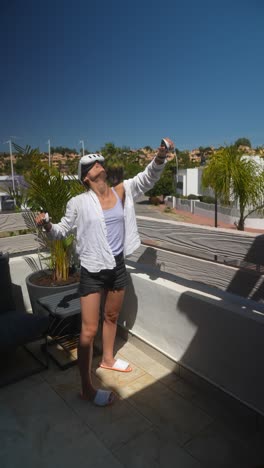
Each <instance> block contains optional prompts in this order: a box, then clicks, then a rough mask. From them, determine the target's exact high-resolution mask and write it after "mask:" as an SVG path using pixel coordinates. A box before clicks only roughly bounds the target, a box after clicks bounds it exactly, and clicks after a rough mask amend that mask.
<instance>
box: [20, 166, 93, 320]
mask: <svg viewBox="0 0 264 468" xmlns="http://www.w3.org/2000/svg"><path fill="white" fill-rule="evenodd" d="M25 178H26V181H27V183H28V193H27V195H28V206H29V207H30V209H29V210H26V211H25V212H24V215H23V216H24V218H25V221H26V224H27V227H28V228H29V229H30V231H31V232H34V233H35V235H36V237H37V240H38V244H39V255H38V257H39V265H38V264H37V262H35V261H34V260H33V259H32V258H28V259H27V261H28V263H29V264H30V265H31V266H32V268H33V269H34V273H32V274H31V275H29V276H28V277H27V278H26V284H27V289H28V292H29V297H30V301H31V305H32V310H33V312H36V309H37V304H36V300H37V299H38V298H39V297H43V296H44V295H48V294H54V293H57V292H60V291H61V290H63V289H65V290H67V289H69V288H72V287H73V283H76V282H78V279H79V277H78V271H77V270H76V255H75V249H74V240H75V235H74V232H72V233H70V234H69V236H67V237H66V238H65V239H60V240H50V239H49V238H48V236H47V234H46V232H45V231H44V230H43V229H42V228H39V227H37V225H36V222H35V214H36V212H39V211H41V210H45V211H47V212H48V213H49V216H50V218H51V221H52V222H53V223H58V222H59V221H60V219H61V218H62V217H63V215H64V214H65V210H66V205H67V202H68V201H69V200H70V199H71V198H72V197H73V196H75V195H77V194H79V193H81V192H82V191H83V190H84V188H83V187H82V185H81V184H80V182H79V181H78V180H77V179H76V178H74V177H73V176H71V177H69V178H68V180H65V178H64V176H63V174H61V173H60V172H59V171H58V170H57V169H56V168H53V167H49V166H48V165H47V164H43V163H37V164H35V167H34V168H33V169H32V170H31V171H30V173H28V174H27V175H26V176H25ZM47 288H49V289H47Z"/></svg>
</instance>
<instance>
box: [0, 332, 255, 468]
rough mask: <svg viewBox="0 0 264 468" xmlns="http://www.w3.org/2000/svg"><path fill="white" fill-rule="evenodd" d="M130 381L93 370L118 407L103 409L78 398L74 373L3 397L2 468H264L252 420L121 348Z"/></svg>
mask: <svg viewBox="0 0 264 468" xmlns="http://www.w3.org/2000/svg"><path fill="white" fill-rule="evenodd" d="M117 344H118V353H117V355H118V356H119V357H122V358H124V359H126V360H129V362H130V363H131V365H132V367H133V372H131V373H128V374H124V373H118V372H112V371H108V370H103V369H96V367H97V365H98V362H99V358H95V359H94V363H93V364H94V371H93V372H94V377H95V381H96V383H97V385H98V386H100V387H101V388H104V387H105V388H112V389H113V390H115V391H116V392H117V393H118V395H119V398H120V399H119V400H118V401H117V402H116V403H115V404H114V405H113V406H111V407H107V408H98V407H95V406H93V405H92V404H91V403H89V402H84V401H82V400H81V399H80V398H79V396H78V395H79V392H80V383H79V375H78V369H77V366H74V367H71V368H70V369H68V370H65V371H61V370H60V369H58V367H57V366H56V365H55V364H53V363H51V366H50V369H49V370H47V371H44V372H42V373H40V374H36V375H35V376H32V377H29V378H27V379H24V380H21V381H20V382H18V383H16V384H13V385H9V386H6V387H4V388H2V389H1V390H0V414H1V418H0V427H1V442H0V460H1V466H2V467H3V468H18V467H19V468H20V467H21V466H22V467H23V466H25V467H27V468H36V467H37V466H38V467H39V468H46V467H47V468H53V467H54V468H57V467H63V468H67V467H69V468H72V467H76V468H77V467H82V466H89V467H92V468H101V467H102V468H105V467H107V468H121V467H127V468H139V467H142V468H143V467H144V468H146V467H151V468H156V467H179V468H198V467H208V468H209V467H210V468H217V467H230V468H231V467H232V468H235V467H239V468H244V467H245V468H254V467H261V466H264V448H263V447H262V446H263V443H262V442H263V432H262V431H261V430H259V431H256V425H255V422H256V421H255V417H254V415H253V414H252V412H251V411H248V410H246V409H244V410H243V411H242V412H241V411H237V408H236V405H235V406H234V407H233V406H232V407H231V406H230V405H229V403H228V399H226V398H225V397H223V398H220V397H219V394H218V393H219V392H218V393H217V392H215V391H212V390H201V389H200V388H199V387H197V386H195V385H194V384H190V383H187V381H186V380H183V379H182V378H180V377H179V376H178V375H177V374H176V373H175V372H172V370H171V369H169V368H168V367H165V366H164V365H161V364H160V363H159V362H158V361H157V360H156V359H155V357H153V356H151V354H150V353H147V354H146V353H144V352H143V351H142V350H140V349H139V348H138V347H137V346H136V345H135V344H134V343H133V342H130V341H127V342H124V341H122V340H121V338H118V340H117Z"/></svg>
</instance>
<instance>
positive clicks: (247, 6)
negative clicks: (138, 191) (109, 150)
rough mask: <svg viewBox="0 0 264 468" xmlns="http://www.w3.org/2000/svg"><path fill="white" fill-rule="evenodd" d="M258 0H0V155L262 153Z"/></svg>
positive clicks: (262, 11)
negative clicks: (154, 150) (171, 147)
mask: <svg viewBox="0 0 264 468" xmlns="http://www.w3.org/2000/svg"><path fill="white" fill-rule="evenodd" d="M263 18H264V2H262V0H249V1H245V0H233V1H232V0H229V1H226V0H222V1H213V0H211V1H205V0H201V1H199V0H196V1H195V0H189V1H188V0H185V1H183V0H182V1H178V0H163V1H156V0H141V1H138V0H133V1H132V0H130V1H126V0H122V1H121V0H101V1H100V2H96V1H93V2H92V1H88V0H75V1H70V0H64V1H59V0H52V1H51V0H45V2H40V1H38V0H34V1H33V0H32V1H31V0H20V1H18V0H4V1H3V0H2V3H1V15H0V49H1V50H0V57H1V75H0V76H1V78H0V79H1V84H0V103H1V105H0V112H1V127H0V151H4V150H6V151H8V146H7V145H4V144H3V142H4V141H5V140H8V139H10V137H12V138H11V139H14V138H13V137H14V136H15V137H16V139H14V141H15V142H16V143H17V144H19V145H21V146H25V145H26V144H29V145H31V146H32V147H40V149H42V150H46V151H47V148H48V147H47V140H48V139H50V140H51V145H52V146H58V145H63V146H69V147H75V148H78V149H80V144H79V141H80V140H84V142H85V147H86V148H88V149H89V150H90V151H96V150H98V149H100V148H101V147H102V146H103V145H104V144H105V143H106V142H110V141H111V142H113V143H115V144H116V145H117V146H124V145H125V146H130V147H131V148H139V147H141V146H146V145H150V146H153V147H157V146H158V145H159V142H160V139H161V137H163V136H169V137H171V138H172V139H174V140H175V142H176V146H177V147H178V148H180V149H186V148H188V149H191V148H195V147H198V146H208V145H214V146H219V145H222V144H230V143H232V142H234V141H235V140H236V139H237V138H239V137H247V138H249V139H250V140H251V142H252V144H253V146H257V145H263V144H264V126H263V109H264V107H263V95H264V85H263V83H264V78H263V77H264V54H263V50H264V27H263Z"/></svg>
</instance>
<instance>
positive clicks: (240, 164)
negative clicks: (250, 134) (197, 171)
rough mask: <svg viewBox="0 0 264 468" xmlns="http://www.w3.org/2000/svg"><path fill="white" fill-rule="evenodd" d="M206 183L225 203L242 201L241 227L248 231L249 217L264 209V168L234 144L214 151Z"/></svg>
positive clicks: (204, 179) (239, 225)
mask: <svg viewBox="0 0 264 468" xmlns="http://www.w3.org/2000/svg"><path fill="white" fill-rule="evenodd" d="M202 183H203V186H204V187H211V188H212V189H213V190H214V191H215V194H216V196H217V198H219V199H220V200H221V201H222V202H223V203H224V204H227V205H231V204H232V202H238V204H239V212H240V216H239V221H238V223H237V229H238V230H240V231H244V228H245V220H246V218H247V217H248V216H249V215H250V214H251V213H253V212H254V211H258V212H263V209H264V171H263V169H262V168H261V167H260V165H259V164H258V163H257V162H255V161H254V160H253V159H250V158H246V157H245V156H243V153H242V152H241V151H239V150H238V149H237V147H236V146H234V145H231V146H229V147H226V148H223V149H221V150H219V151H217V152H216V153H215V154H213V155H212V156H211V158H210V160H209V163H208V165H207V166H206V167H205V168H204V171H203V177H202Z"/></svg>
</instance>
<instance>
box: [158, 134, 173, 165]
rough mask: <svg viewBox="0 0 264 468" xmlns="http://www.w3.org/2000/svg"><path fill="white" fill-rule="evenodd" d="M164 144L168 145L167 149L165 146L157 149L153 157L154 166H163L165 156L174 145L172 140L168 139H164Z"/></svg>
mask: <svg viewBox="0 0 264 468" xmlns="http://www.w3.org/2000/svg"><path fill="white" fill-rule="evenodd" d="M166 142H167V143H168V144H169V149H167V147H166V146H165V145H161V146H160V147H159V148H158V152H157V154H156V156H155V163H156V164H163V163H164V161H165V159H166V157H167V154H168V152H169V151H171V150H173V148H174V143H173V141H172V140H170V138H166Z"/></svg>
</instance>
